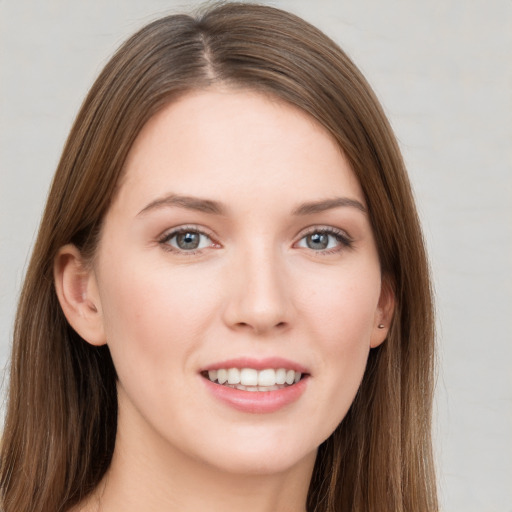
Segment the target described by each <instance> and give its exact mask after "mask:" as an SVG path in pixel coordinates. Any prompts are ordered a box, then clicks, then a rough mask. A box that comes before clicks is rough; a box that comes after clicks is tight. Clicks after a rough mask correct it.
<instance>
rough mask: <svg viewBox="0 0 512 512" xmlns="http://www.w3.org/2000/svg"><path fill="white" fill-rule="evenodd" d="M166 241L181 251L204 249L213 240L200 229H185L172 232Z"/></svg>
mask: <svg viewBox="0 0 512 512" xmlns="http://www.w3.org/2000/svg"><path fill="white" fill-rule="evenodd" d="M164 243H166V244H168V245H170V246H171V247H173V248H175V249H177V250H179V251H184V252H187V251H194V250H196V249H204V248H205V247H208V246H210V245H212V241H211V239H210V237H209V236H207V235H205V234H204V233H201V232H200V231H193V230H185V231H179V232H177V233H176V232H174V233H170V234H169V235H168V236H167V237H166V239H165V240H164Z"/></svg>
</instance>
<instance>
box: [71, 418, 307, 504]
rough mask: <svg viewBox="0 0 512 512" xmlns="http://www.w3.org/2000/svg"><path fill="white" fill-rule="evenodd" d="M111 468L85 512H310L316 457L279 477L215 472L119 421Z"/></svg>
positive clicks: (89, 501)
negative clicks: (308, 498) (307, 501)
mask: <svg viewBox="0 0 512 512" xmlns="http://www.w3.org/2000/svg"><path fill="white" fill-rule="evenodd" d="M119 420H120V421H119V425H118V435H117V439H116V447H115V450H114V456H113V459H112V464H111V466H110V468H109V470H108V472H107V474H106V476H105V478H104V479H103V481H102V483H101V484H100V485H99V486H98V488H97V490H96V491H95V493H94V494H93V496H92V497H91V498H90V499H89V500H88V502H87V504H83V506H82V507H81V508H79V510H81V511H82V512H93V511H94V512H99V511H101V512H104V511H105V512H106V511H108V512H121V511H122V512H138V511H140V510H151V511H152V512H163V511H165V512H175V511H176V512H178V511H179V512H197V510H208V511H209V512H221V511H222V512H224V511H226V510H244V512H274V511H276V510H279V511H283V512H305V511H306V499H307V493H308V488H309V482H310V479H311V475H312V471H313V466H314V461H315V455H316V454H315V453H311V454H308V456H307V457H305V458H304V459H303V460H300V461H299V462H297V463H296V464H295V465H294V466H293V467H291V468H287V469H285V470H283V471H279V472H272V473H269V472H264V471H262V472H258V471H254V472H251V473H245V474H244V473H240V472H233V471H228V470H225V469H222V467H219V466H212V465H209V464H207V463H205V462H204V461H200V460H197V459H194V458H192V457H190V456H188V454H185V453H182V452H180V450H179V449H176V447H172V446H169V443H167V442H166V441H165V440H162V439H161V438H160V439H158V437H157V436H153V437H151V436H147V435H146V434H147V432H146V433H144V432H140V431H139V432H137V430H133V429H124V428H123V421H122V415H120V418H119Z"/></svg>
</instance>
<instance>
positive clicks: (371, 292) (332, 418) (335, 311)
mask: <svg viewBox="0 0 512 512" xmlns="http://www.w3.org/2000/svg"><path fill="white" fill-rule="evenodd" d="M364 270H365V272H359V271H356V272H354V273H346V274H344V275H343V276H342V275H341V274H340V275H338V276H331V278H330V279H326V280H325V282H324V283H323V285H324V286H323V287H316V291H315V292H313V291H311V294H310V300H309V302H306V301H304V306H305V307H307V308H309V309H308V314H307V315H304V316H305V317H307V318H309V321H310V329H312V330H313V336H312V339H314V340H315V343H316V344H317V345H316V351H317V354H318V355H319V356H321V361H319V364H318V368H319V372H318V375H317V376H316V378H315V379H314V380H315V381H316V383H317V385H318V390H319V395H321V397H320V399H319V400H318V402H317V409H316V410H315V412H314V414H313V416H316V417H317V418H322V422H323V423H322V426H321V428H322V429H323V432H324V436H325V437H328V436H329V435H330V434H331V433H332V431H333V430H334V429H335V428H336V427H337V425H338V424H339V423H340V421H341V420H342V419H343V417H344V416H345V415H346V413H347V411H348V409H349V408H350V405H351V404H352V402H353V400H354V397H355V395H356V393H357V390H358V388H359V386H360V383H361V380H362V377H363V375H364V371H365V368H366V362H367V359H368V354H369V350H370V340H371V335H372V332H373V328H374V319H375V313H376V309H377V305H378V300H379V294H380V271H379V269H378V267H377V268H373V267H371V266H369V267H366V268H365V269H364ZM363 276H364V277H363ZM320 290H321V291H320Z"/></svg>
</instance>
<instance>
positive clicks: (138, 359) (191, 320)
mask: <svg viewBox="0 0 512 512" xmlns="http://www.w3.org/2000/svg"><path fill="white" fill-rule="evenodd" d="M106 263H108V262H106ZM105 268H108V269H111V270H110V271H109V272H108V273H107V272H105V275H104V276H103V279H102V289H101V304H102V313H103V316H104V323H105V330H106V334H107V340H108V344H109V347H110V349H111V351H112V353H113V354H112V355H113V357H114V358H115V362H116V367H117V366H118V365H123V364H129V365H130V366H133V367H134V368H135V367H137V368H140V366H142V365H145V364H147V365H148V368H149V367H150V366H151V365H156V366H163V365H165V366H166V367H167V368H169V367H170V366H172V365H173V364H174V365H176V363H177V361H178V358H177V357H176V356H177V355H182V354H186V353H187V352H189V351H191V350H192V349H193V348H194V343H195V342H198V341H199V339H200V337H201V333H202V332H203V331H204V326H205V323H207V322H208V321H209V320H208V319H209V317H211V311H212V310H213V309H214V305H213V302H214V300H215V298H214V295H213V293H212V292H211V291H210V290H211V287H204V293H203V292H202V291H201V287H199V286H198V284H199V283H198V279H195V278H194V276H193V274H191V273H187V272H180V271H176V270H174V271H173V270H172V269H169V268H167V267H165V268H162V266H161V265H148V264H147V263H146V262H144V264H138V263H137V262H136V261H134V260H131V261H127V260H125V261H123V262H122V263H119V264H118V265H112V264H106V265H105ZM200 292H201V293H200ZM121 349H122V350H121ZM116 355H119V357H116ZM116 359H117V360H116Z"/></svg>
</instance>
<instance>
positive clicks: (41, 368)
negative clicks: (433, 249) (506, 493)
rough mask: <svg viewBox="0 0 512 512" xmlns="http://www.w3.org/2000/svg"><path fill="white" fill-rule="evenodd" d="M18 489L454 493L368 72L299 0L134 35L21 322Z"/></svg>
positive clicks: (161, 494)
mask: <svg viewBox="0 0 512 512" xmlns="http://www.w3.org/2000/svg"><path fill="white" fill-rule="evenodd" d="M14 338H15V339H14V348H13V357H12V368H11V385H10V396H9V405H8V411H7V417H6V424H5V430H4V438H3V445H2V459H1V464H2V466H1V485H2V499H3V503H2V506H3V509H4V510H5V511H6V512H10V511H17V512H19V511H29V510H30V511H53V510H59V511H68V510H73V511H93V510H108V511H112V512H114V511H117V510H123V511H130V510H144V509H145V510H153V511H158V510H180V511H186V510H202V509H205V510H233V509H235V508H240V507H243V509H244V510H248V511H249V510H260V511H261V510H289V511H304V510H308V511H345V510H347V511H348V510H353V511H359V510H364V511H372V510H373V511H384V510H386V511H387V510H389V511H391V510H392V511H400V510H402V511H434V510H436V509H437V501H436V492H435V483H434V471H433V463H432V454H431V443H430V419H431V400H432V365H433V315H432V305H431V294H430V285H429V276H428V267H427V263H426V256H425V251H424V246H423V242H422V237H421V231H420V228H419V223H418V219H417V215H416V211H415V207H414V203H413V199H412V195H411V191H410V186H409V183H408V179H407V175H406V172H405V169H404V165H403V162H402V159H401V156H400V152H399V150H398V148H397V145H396V142H395V139H394V137H393V135H392V132H391V129H390V127H389V124H388V122H387V121H386V119H385V116H384V115H383V113H382V110H381V108H380V106H379V104H378V101H377V100H376V98H375V97H374V95H373V93H372V91H371V89H370V87H369V86H368V84H367V83H366V81H365V80H364V78H363V77H362V76H361V74H360V72H359V71H358V70H357V68H355V66H354V65H353V64H352V63H351V61H350V60H349V59H348V58H347V56H346V55H345V54H344V53H343V52H342V51H341V50H340V49H339V48H338V47H337V46H336V45H335V44H334V43H333V42H332V41H330V40H329V39H328V38H327V37H326V36H325V35H323V34H322V33H320V32H319V31H318V30H316V29H315V28H313V27H311V26H310V25H308V24H307V23H305V22H304V21H302V20H300V19H298V18H297V17H295V16H293V15H291V14H288V13H285V12H283V11H280V10H277V9H273V8H270V7H262V6H255V5H244V4H224V5H221V6H217V7H214V8H212V9H211V10H208V11H206V12H205V13H204V14H203V15H202V16H201V17H199V18H197V19H193V18H191V17H188V16H170V17H167V18H163V19H161V20H158V21H156V22H154V23H152V24H150V25H148V26H147V27H145V28H143V29H142V30H141V31H140V32H138V33H137V34H135V35H134V36H133V37H132V38H131V39H129V40H128V41H127V42H126V43H125V44H124V45H123V46H122V47H121V48H120V49H119V51H118V52H117V53H116V55H115V56H114V57H113V58H112V60H111V61H110V62H109V63H108V64H107V66H106V67H105V69H104V70H103V72H102V73H101V75H100V76H99V78H98V79H97V81H96V83H95V84H94V85H93V87H92V89H91V91H90V93H89V95H88V96H87V98H86V100H85V102H84V104H83V106H82V108H81V110H80V112H79V114H78V117H77V120H76V122H75V125H74V127H73V129H72V131H71V134H70V136H69V139H68V141H67V143H66V146H65V148H64V152H63V156H62V159H61V162H60V164H59V167H58V169H57V172H56V176H55V179H54V182H53V185H52V188H51V191H50V195H49V199H48V203H47V207H46V211H45V213H44V217H43V220H42V224H41V228H40V232H39V236H38V239H37V242H36V245H35V248H34V254H33V257H32V261H31V264H30V266H29V269H28V272H27V276H26V281H25V285H24V288H23V292H22V296H21V300H20V305H19V310H18V316H17V320H16V327H15V336H14Z"/></svg>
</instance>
